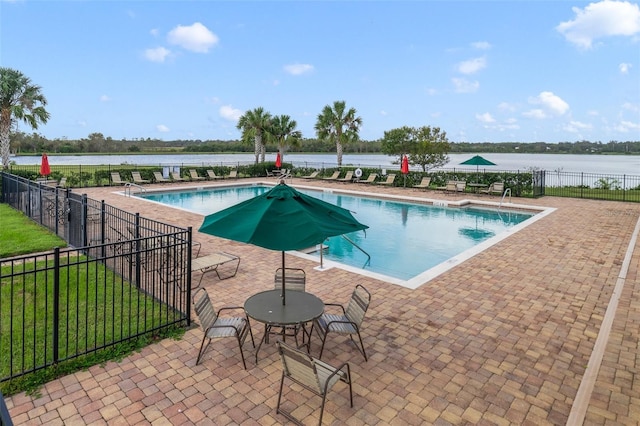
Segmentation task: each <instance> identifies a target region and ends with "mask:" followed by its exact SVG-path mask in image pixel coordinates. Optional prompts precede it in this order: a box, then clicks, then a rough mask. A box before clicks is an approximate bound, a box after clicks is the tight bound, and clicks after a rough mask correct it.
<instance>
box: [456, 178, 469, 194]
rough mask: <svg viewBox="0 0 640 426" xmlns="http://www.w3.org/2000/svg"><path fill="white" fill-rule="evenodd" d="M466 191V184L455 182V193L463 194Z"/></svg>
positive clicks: (462, 181)
mask: <svg viewBox="0 0 640 426" xmlns="http://www.w3.org/2000/svg"><path fill="white" fill-rule="evenodd" d="M466 189H467V182H466V181H464V180H459V181H457V182H456V192H464V191H465V190H466Z"/></svg>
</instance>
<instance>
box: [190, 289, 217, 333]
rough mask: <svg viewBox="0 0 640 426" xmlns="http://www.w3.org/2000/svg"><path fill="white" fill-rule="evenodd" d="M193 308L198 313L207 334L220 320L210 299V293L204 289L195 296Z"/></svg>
mask: <svg viewBox="0 0 640 426" xmlns="http://www.w3.org/2000/svg"><path fill="white" fill-rule="evenodd" d="M193 308H194V310H195V311H196V315H198V320H199V321H200V325H201V326H202V329H203V330H205V332H206V330H207V329H209V327H211V326H212V325H213V324H215V322H216V321H217V319H218V315H217V314H216V311H215V309H213V304H212V303H211V299H210V298H209V293H207V291H206V290H205V289H203V288H201V289H199V290H198V291H197V292H196V294H194V296H193Z"/></svg>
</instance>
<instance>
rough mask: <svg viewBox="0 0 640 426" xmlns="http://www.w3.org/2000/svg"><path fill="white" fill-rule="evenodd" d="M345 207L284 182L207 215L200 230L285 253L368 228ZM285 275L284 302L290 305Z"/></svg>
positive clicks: (283, 279)
mask: <svg viewBox="0 0 640 426" xmlns="http://www.w3.org/2000/svg"><path fill="white" fill-rule="evenodd" d="M367 228H368V226H367V225H363V224H362V223H360V222H358V221H357V220H356V219H355V218H354V217H353V215H352V214H351V212H350V211H349V210H347V209H343V208H342V207H338V206H336V205H333V204H331V203H327V202H325V201H322V200H319V199H317V198H314V197H312V196H310V195H305V194H302V193H300V192H298V191H296V190H295V189H294V188H292V187H290V186H288V185H286V184H285V183H283V182H281V183H280V184H278V185H276V186H275V187H274V188H273V189H271V190H270V191H267V192H265V193H264V194H262V195H258V196H257V197H254V198H251V199H249V200H246V201H243V202H241V203H238V204H236V205H235V206H231V207H229V208H226V209H224V210H221V211H219V212H216V213H213V214H210V215H208V216H206V217H205V218H204V221H203V222H202V225H201V226H200V229H199V231H200V232H203V233H205V234H210V235H215V236H217V237H221V238H226V239H228V240H233V241H240V242H243V243H249V244H253V245H256V246H259V247H264V248H267V249H270V250H280V251H282V268H283V271H284V266H285V262H284V252H285V251H286V250H300V249H303V248H308V247H312V246H314V245H316V244H321V243H322V242H324V241H325V240H326V239H327V238H329V237H333V236H336V235H342V234H348V233H350V232H354V231H360V230H364V229H367ZM284 281H285V277H284V272H283V274H282V289H283V291H282V304H283V305H284V304H286V301H285V292H284Z"/></svg>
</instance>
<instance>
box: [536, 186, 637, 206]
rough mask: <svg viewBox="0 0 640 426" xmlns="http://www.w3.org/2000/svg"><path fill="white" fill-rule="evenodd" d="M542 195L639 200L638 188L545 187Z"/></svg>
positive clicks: (608, 199)
mask: <svg viewBox="0 0 640 426" xmlns="http://www.w3.org/2000/svg"><path fill="white" fill-rule="evenodd" d="M544 195H545V196H549V197H569V198H583V199H588V200H607V201H631V202H636V203H637V202H640V190H638V189H627V190H621V189H603V188H588V187H579V186H562V187H546V188H545V189H544Z"/></svg>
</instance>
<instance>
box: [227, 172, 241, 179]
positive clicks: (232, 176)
mask: <svg viewBox="0 0 640 426" xmlns="http://www.w3.org/2000/svg"><path fill="white" fill-rule="evenodd" d="M224 178H225V179H238V171H237V170H231V171H230V172H229V174H228V175H226V176H225V177H224Z"/></svg>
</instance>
